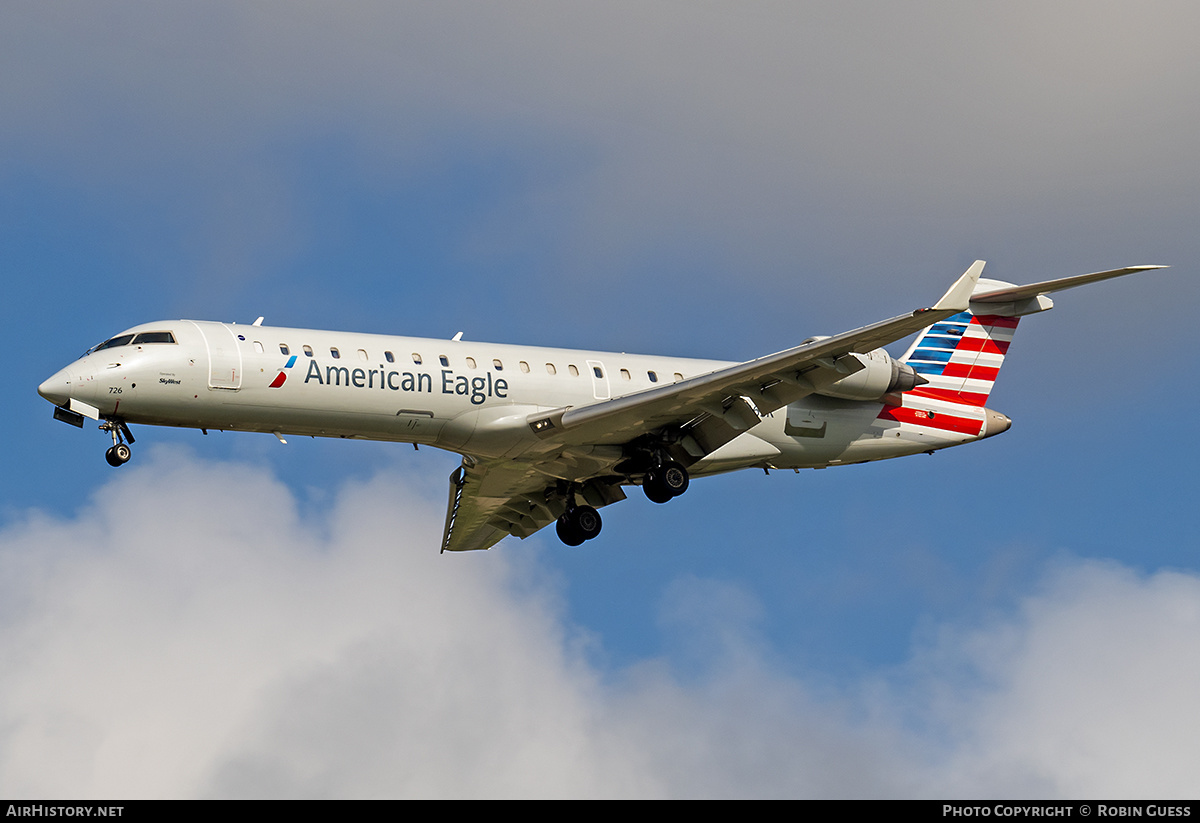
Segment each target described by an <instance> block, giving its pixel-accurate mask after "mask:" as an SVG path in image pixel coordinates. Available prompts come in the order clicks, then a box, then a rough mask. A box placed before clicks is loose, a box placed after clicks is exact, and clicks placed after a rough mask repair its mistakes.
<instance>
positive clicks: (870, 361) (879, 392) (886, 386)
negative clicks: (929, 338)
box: [817, 349, 929, 400]
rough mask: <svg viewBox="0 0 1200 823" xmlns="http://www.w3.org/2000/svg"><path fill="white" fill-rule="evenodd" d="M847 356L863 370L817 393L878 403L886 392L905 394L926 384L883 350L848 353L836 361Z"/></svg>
mask: <svg viewBox="0 0 1200 823" xmlns="http://www.w3.org/2000/svg"><path fill="white" fill-rule="evenodd" d="M847 357H853V358H854V359H855V360H857V361H858V362H859V363H860V364H861V365H862V368H861V369H859V370H858V371H856V372H854V373H853V374H849V375H847V376H845V377H843V378H841V379H840V380H837V381H835V382H833V383H830V384H829V385H827V386H822V387H821V388H819V389H817V394H823V395H825V396H826V397H840V398H842V399H843V400H879V399H880V398H882V397H883V396H884V395H885V394H888V393H889V392H904V391H908V390H909V389H914V388H916V387H917V386H919V385H921V384H923V383H928V382H929V381H928V380H926V379H925V378H924V377H921V375H919V374H917V373H916V372H915V371H913V368H912V366H910V365H908V364H907V363H901V362H900V361H899V360H896V359H895V358H894V357H892V356H891V355H890V354H888V353H887V352H886V351H884V350H883V349H875V350H874V351H870V352H867V353H866V354H859V353H857V352H851V353H850V354H847V355H844V357H843V358H839V362H840V361H841V360H843V359H845V358H847Z"/></svg>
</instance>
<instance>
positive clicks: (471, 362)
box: [467, 357, 475, 369]
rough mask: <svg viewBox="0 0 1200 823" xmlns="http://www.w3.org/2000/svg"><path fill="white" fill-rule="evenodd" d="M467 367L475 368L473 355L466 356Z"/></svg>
mask: <svg viewBox="0 0 1200 823" xmlns="http://www.w3.org/2000/svg"><path fill="white" fill-rule="evenodd" d="M467 368H469V369H473V368H475V358H474V357H468V358H467Z"/></svg>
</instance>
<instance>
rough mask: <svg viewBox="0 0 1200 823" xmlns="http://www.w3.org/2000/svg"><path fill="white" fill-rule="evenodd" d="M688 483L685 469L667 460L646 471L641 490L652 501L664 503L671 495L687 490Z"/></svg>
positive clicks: (676, 495)
mask: <svg viewBox="0 0 1200 823" xmlns="http://www.w3.org/2000/svg"><path fill="white" fill-rule="evenodd" d="M689 483H690V480H689V478H688V473H687V469H685V468H684V467H683V466H681V465H679V464H678V463H676V462H674V461H671V460H668V461H666V462H665V463H663V464H662V465H661V466H655V467H654V468H652V469H651V470H650V471H648V472H646V479H645V480H643V481H642V491H644V492H645V493H646V497H648V498H650V499H651V500H652V501H653V502H655V503H666V502H667V501H668V500H670V499H671V498H672V497H678V496H679V495H681V494H683V493H684V492H685V491H687V489H688V484H689Z"/></svg>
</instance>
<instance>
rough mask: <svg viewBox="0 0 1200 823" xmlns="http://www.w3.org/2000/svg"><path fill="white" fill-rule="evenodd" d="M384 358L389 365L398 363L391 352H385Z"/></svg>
mask: <svg viewBox="0 0 1200 823" xmlns="http://www.w3.org/2000/svg"><path fill="white" fill-rule="evenodd" d="M383 357H384V359H385V360H387V361H388V362H389V363H395V362H396V358H395V357H393V356H392V353H391V352H390V351H385V352H384V353H383Z"/></svg>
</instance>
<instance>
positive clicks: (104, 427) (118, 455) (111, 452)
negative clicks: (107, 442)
mask: <svg viewBox="0 0 1200 823" xmlns="http://www.w3.org/2000/svg"><path fill="white" fill-rule="evenodd" d="M100 431H106V432H108V433H109V435H110V436H111V437H112V446H111V447H109V449H108V451H106V452H105V453H104V459H105V460H107V461H108V465H110V466H114V467H115V466H122V465H124V464H126V463H128V462H129V458H131V457H133V451H132V450H131V449H130V448H129V446H128V445H127V444H126V443H125V441H126V440H128V441H129V442H130V443H132V442H133V432H131V431H129V427H128V426H126V425H125V421H124V420H116V419H112V418H107V419H105V421H104V422H103V423H101V424H100ZM122 437H123V438H124V439H122Z"/></svg>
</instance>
